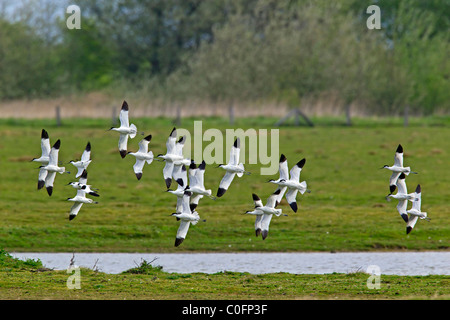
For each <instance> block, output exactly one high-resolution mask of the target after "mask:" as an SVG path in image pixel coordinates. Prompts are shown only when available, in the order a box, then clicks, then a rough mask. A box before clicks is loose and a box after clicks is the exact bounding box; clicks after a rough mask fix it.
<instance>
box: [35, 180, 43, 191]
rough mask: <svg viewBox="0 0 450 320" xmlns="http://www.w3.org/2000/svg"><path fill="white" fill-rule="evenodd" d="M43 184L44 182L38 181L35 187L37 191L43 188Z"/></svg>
mask: <svg viewBox="0 0 450 320" xmlns="http://www.w3.org/2000/svg"><path fill="white" fill-rule="evenodd" d="M44 184H45V181H44V180H38V185H37V188H38V190H39V189H42V188H43V187H44Z"/></svg>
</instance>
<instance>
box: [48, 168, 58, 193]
mask: <svg viewBox="0 0 450 320" xmlns="http://www.w3.org/2000/svg"><path fill="white" fill-rule="evenodd" d="M55 177H56V172H55V171H50V172H47V176H46V177H45V188H46V189H47V193H48V195H49V196H51V195H52V193H53V182H54V181H55Z"/></svg>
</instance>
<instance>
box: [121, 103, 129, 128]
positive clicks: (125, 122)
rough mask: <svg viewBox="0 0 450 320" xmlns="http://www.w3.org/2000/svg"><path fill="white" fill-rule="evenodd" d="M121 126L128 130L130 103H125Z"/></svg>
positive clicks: (122, 110) (123, 104)
mask: <svg viewBox="0 0 450 320" xmlns="http://www.w3.org/2000/svg"><path fill="white" fill-rule="evenodd" d="M119 120H120V126H121V127H126V128H128V127H129V126H130V123H129V121H128V103H127V102H126V101H124V102H123V103H122V108H121V109H120V114H119Z"/></svg>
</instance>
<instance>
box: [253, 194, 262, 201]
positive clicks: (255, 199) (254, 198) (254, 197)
mask: <svg viewBox="0 0 450 320" xmlns="http://www.w3.org/2000/svg"><path fill="white" fill-rule="evenodd" d="M252 198H253V200H254V201H258V200H261V199H260V198H259V197H258V195H257V194H255V193H252Z"/></svg>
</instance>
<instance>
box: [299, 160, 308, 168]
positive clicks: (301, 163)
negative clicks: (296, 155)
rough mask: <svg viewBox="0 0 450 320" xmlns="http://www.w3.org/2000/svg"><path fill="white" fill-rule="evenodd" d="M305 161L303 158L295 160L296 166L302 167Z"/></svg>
mask: <svg viewBox="0 0 450 320" xmlns="http://www.w3.org/2000/svg"><path fill="white" fill-rule="evenodd" d="M305 163H306V159H305V158H303V159H302V160H300V161H299V162H297V167H299V168H303V166H304V165H305Z"/></svg>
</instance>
